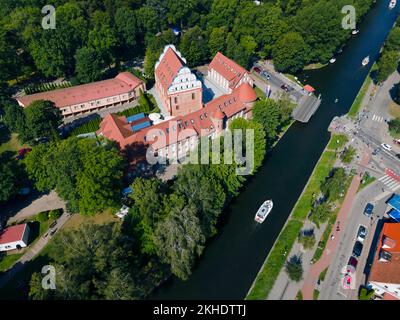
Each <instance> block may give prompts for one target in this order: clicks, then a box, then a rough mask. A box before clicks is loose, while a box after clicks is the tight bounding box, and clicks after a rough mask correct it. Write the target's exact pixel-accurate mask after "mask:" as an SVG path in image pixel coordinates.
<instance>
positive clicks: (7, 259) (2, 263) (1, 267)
mask: <svg viewBox="0 0 400 320" xmlns="http://www.w3.org/2000/svg"><path fill="white" fill-rule="evenodd" d="M22 255H23V253H14V254H7V255H5V256H4V257H2V258H0V273H1V272H3V271H6V270H7V269H9V268H10V267H12V266H13V265H14V263H15V262H17V261H18V260H19V258H21V257H22Z"/></svg>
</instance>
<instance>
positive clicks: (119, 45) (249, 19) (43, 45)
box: [0, 0, 373, 82]
mask: <svg viewBox="0 0 400 320" xmlns="http://www.w3.org/2000/svg"><path fill="white" fill-rule="evenodd" d="M372 2H373V1H372V0H335V1H328V0H318V1H314V0H268V1H262V2H261V4H260V5H256V4H255V3H254V2H253V1H251V0H104V1H103V0H54V1H53V2H52V5H54V6H55V8H56V28H55V29H46V30H45V29H43V28H42V26H41V25H42V24H41V22H42V18H43V17H44V16H45V14H43V13H41V8H42V7H43V6H44V5H46V4H47V1H45V0H3V1H2V6H1V8H0V17H2V18H1V20H0V70H1V74H0V81H3V82H4V81H10V80H18V81H21V80H24V79H29V78H30V77H31V76H32V75H40V76H42V77H45V78H54V77H68V78H70V77H73V78H74V79H77V80H78V81H79V82H89V81H93V80H97V79H100V78H102V77H105V76H107V71H109V70H114V71H115V69H117V70H118V69H119V68H121V62H126V61H132V60H135V59H142V58H143V57H144V59H145V60H144V61H145V64H144V66H145V71H146V74H147V76H149V77H151V76H152V73H153V68H154V63H155V61H156V60H157V58H158V56H159V54H160V51H161V49H162V48H163V46H164V45H165V44H167V43H174V44H176V45H177V46H178V47H179V49H180V50H181V51H182V53H183V55H184V56H185V57H186V58H187V60H188V63H189V65H190V66H197V65H200V64H203V63H205V62H208V61H209V60H210V58H211V57H212V56H213V55H214V54H215V53H216V52H217V51H222V52H223V53H225V54H226V55H227V56H229V57H231V58H233V59H234V60H236V61H237V62H239V63H240V64H242V65H243V66H247V67H248V66H249V64H250V63H251V61H252V59H253V58H254V57H260V58H273V59H274V61H275V64H276V67H277V68H278V69H279V70H280V71H288V72H296V71H298V70H300V69H302V68H303V67H304V66H305V65H307V64H309V63H314V62H322V63H324V62H327V61H328V60H329V59H330V58H331V57H332V55H333V54H334V53H335V52H336V50H338V49H339V48H340V47H341V46H342V45H343V44H344V41H345V40H346V38H347V37H348V36H349V34H350V30H344V29H343V28H342V27H341V21H342V19H343V17H344V15H343V14H342V13H341V9H342V7H343V6H344V5H349V4H350V5H351V4H353V5H354V6H355V8H356V13H357V19H360V18H361V17H362V16H363V15H364V14H365V13H366V12H367V11H368V9H369V8H370V6H371V4H372ZM172 28H178V29H179V30H181V31H182V32H181V33H180V34H179V36H175V34H174V33H173V32H172ZM110 67H115V68H111V69H110Z"/></svg>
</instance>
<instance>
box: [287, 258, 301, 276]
mask: <svg viewBox="0 0 400 320" xmlns="http://www.w3.org/2000/svg"><path fill="white" fill-rule="evenodd" d="M285 270H286V273H287V275H288V276H289V279H290V280H293V281H296V282H299V281H300V280H301V279H303V265H302V261H301V257H300V256H298V255H293V256H291V257H290V259H289V261H287V262H286V265H285Z"/></svg>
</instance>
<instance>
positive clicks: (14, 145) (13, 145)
mask: <svg viewBox="0 0 400 320" xmlns="http://www.w3.org/2000/svg"><path fill="white" fill-rule="evenodd" d="M1 135H8V136H9V139H8V141H2V140H1V144H0V154H2V153H3V152H6V151H10V152H17V151H18V150H19V149H21V148H27V147H28V145H26V144H23V145H22V144H20V142H19V141H18V139H17V137H18V135H17V134H16V133H11V135H10V134H8V133H7V131H6V129H0V136H1Z"/></svg>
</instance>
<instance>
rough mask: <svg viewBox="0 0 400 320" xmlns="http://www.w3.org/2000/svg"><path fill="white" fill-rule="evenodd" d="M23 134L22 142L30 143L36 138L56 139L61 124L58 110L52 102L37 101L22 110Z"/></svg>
mask: <svg viewBox="0 0 400 320" xmlns="http://www.w3.org/2000/svg"><path fill="white" fill-rule="evenodd" d="M24 114H25V132H24V133H23V134H22V136H23V138H24V140H26V141H32V140H34V139H37V138H42V137H49V138H52V139H57V138H58V127H59V126H60V125H61V123H62V116H61V112H60V109H59V108H57V107H56V106H55V105H54V103H53V102H51V101H47V100H37V101H34V102H32V103H31V104H30V105H29V106H27V107H26V108H24Z"/></svg>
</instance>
